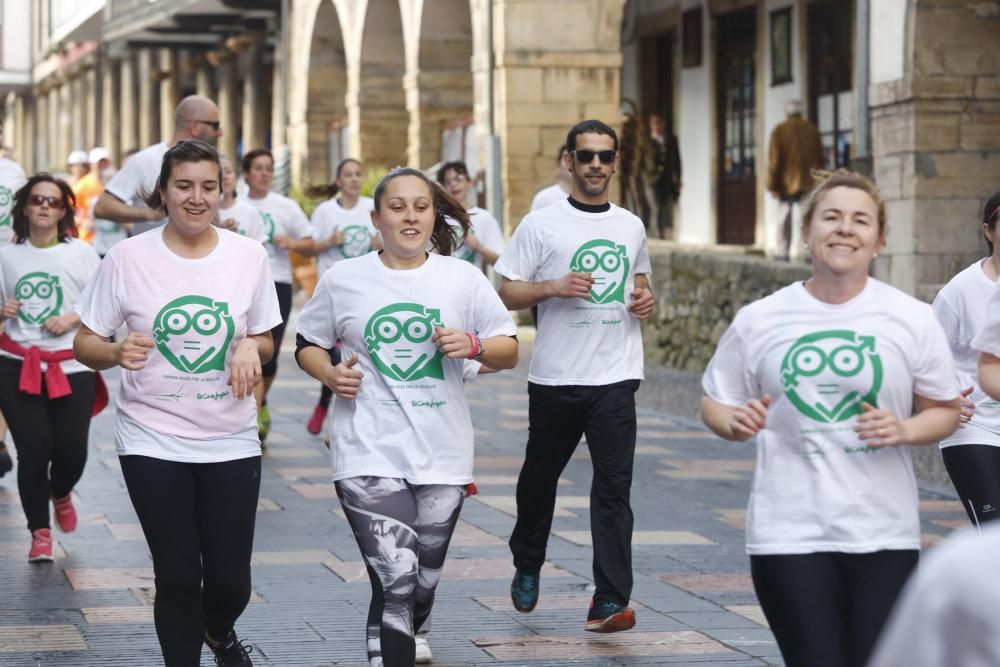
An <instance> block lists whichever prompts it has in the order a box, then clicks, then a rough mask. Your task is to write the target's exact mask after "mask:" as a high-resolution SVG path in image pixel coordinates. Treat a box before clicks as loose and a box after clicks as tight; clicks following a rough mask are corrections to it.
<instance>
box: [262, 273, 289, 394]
mask: <svg viewBox="0 0 1000 667" xmlns="http://www.w3.org/2000/svg"><path fill="white" fill-rule="evenodd" d="M274 291H275V292H277V293H278V311H279V312H280V313H281V324H279V325H278V326H276V327H274V328H273V329H271V338H272V339H274V356H272V357H271V360H270V361H269V362H267V363H266V364H261V367H260V372H261V375H263V376H264V377H266V378H273V377H274V376H275V375H277V374H278V357H279V356H280V355H281V340H282V339H283V338H284V337H285V325H287V324H288V316H289V314H291V312H292V285H291V284H290V283H274Z"/></svg>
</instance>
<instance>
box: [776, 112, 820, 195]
mask: <svg viewBox="0 0 1000 667" xmlns="http://www.w3.org/2000/svg"><path fill="white" fill-rule="evenodd" d="M824 163H825V159H824V154H823V142H822V140H821V139H820V136H819V130H817V129H816V126H815V125H813V124H812V123H810V122H809V121H808V120H806V119H805V118H803V117H802V116H799V115H794V116H789V117H788V119H787V120H785V121H784V122H783V123H781V124H780V125H778V126H777V127H776V128H774V131H773V132H772V133H771V146H770V148H769V149H768V156H767V189H768V190H769V191H770V192H772V193H774V195H775V196H776V197H778V198H782V199H785V198H789V197H797V196H799V195H802V194H805V193H806V192H809V190H811V189H812V186H813V182H814V181H813V177H812V175H811V173H810V172H811V171H812V170H813V169H822V168H823V165H824Z"/></svg>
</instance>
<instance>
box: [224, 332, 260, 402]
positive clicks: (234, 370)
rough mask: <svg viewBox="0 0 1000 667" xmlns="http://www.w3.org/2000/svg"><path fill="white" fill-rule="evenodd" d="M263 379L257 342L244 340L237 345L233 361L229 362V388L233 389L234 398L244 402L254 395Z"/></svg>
mask: <svg viewBox="0 0 1000 667" xmlns="http://www.w3.org/2000/svg"><path fill="white" fill-rule="evenodd" d="M261 378H262V374H261V370H260V350H259V348H258V347H257V341H255V340H253V339H252V338H244V339H243V340H241V341H240V342H239V343H238V344H237V345H236V351H235V352H233V359H232V361H230V362H229V386H230V387H232V388H233V397H235V398H236V400H243V399H244V398H246V397H247V396H252V395H253V388H254V387H256V386H257V385H258V384H259V383H260V381H261Z"/></svg>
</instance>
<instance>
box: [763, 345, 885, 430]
mask: <svg viewBox="0 0 1000 667" xmlns="http://www.w3.org/2000/svg"><path fill="white" fill-rule="evenodd" d="M781 384H782V386H784V388H785V396H787V397H788V400H790V401H791V402H792V405H794V406H795V407H796V409H798V411H799V412H801V413H802V414H803V415H805V416H806V417H808V418H810V419H812V420H814V421H818V422H824V423H833V422H842V421H846V420H848V419H850V418H851V417H855V416H857V415H860V414H861V404H862V402H864V403H868V404H870V405H872V406H876V407H877V406H878V402H877V401H878V392H879V389H881V387H882V359H881V358H880V357H879V355H878V353H877V352H876V351H875V337H874V336H860V335H858V334H856V333H855V332H853V331H817V332H815V333H811V334H808V335H806V336H803V337H802V338H799V339H798V340H797V341H795V344H794V345H792V347H791V348H790V349H789V350H788V353H787V354H785V358H784V359H783V360H782V362H781Z"/></svg>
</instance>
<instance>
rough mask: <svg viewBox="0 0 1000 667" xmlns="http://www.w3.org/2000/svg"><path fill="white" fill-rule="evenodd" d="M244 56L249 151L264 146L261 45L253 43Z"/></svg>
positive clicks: (245, 130)
mask: <svg viewBox="0 0 1000 667" xmlns="http://www.w3.org/2000/svg"><path fill="white" fill-rule="evenodd" d="M243 57H244V70H243V151H244V152H247V151H251V150H253V149H255V148H263V147H264V114H263V110H262V109H261V104H262V102H263V94H262V90H261V87H262V82H261V74H260V70H261V53H260V45H259V44H256V43H255V44H253V45H251V46H250V47H249V48H247V50H246V51H245V52H244V55H243Z"/></svg>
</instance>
